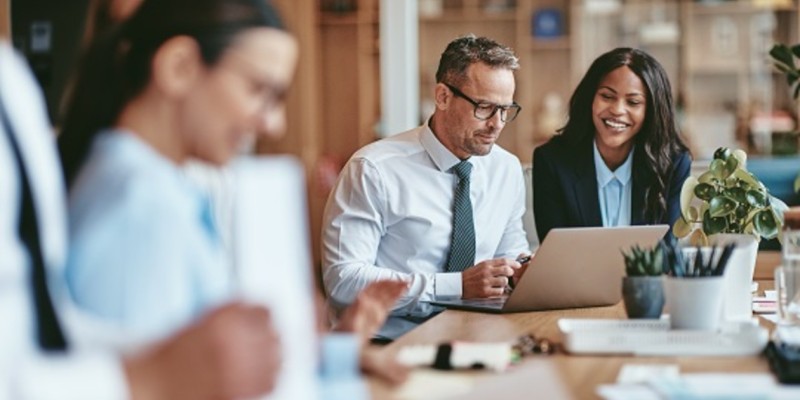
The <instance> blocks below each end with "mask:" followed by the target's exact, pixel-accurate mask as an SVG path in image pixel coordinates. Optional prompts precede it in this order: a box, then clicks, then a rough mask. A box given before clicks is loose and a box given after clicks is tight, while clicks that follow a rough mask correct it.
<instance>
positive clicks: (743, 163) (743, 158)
mask: <svg viewBox="0 0 800 400" xmlns="http://www.w3.org/2000/svg"><path fill="white" fill-rule="evenodd" d="M733 156H734V157H736V160H737V161H739V168H747V153H745V152H744V150H742V149H736V150H734V151H733Z"/></svg>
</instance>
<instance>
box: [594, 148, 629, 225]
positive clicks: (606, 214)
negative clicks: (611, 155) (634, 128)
mask: <svg viewBox="0 0 800 400" xmlns="http://www.w3.org/2000/svg"><path fill="white" fill-rule="evenodd" d="M632 168H633V150H631V152H630V153H628V158H626V159H625V162H624V163H622V165H620V166H619V167H618V168H617V169H616V170H614V171H612V170H610V169H609V168H608V166H607V165H606V163H605V161H603V157H602V156H600V150H598V149H597V141H595V143H594V169H595V171H596V173H597V197H598V200H600V214H601V215H602V217H603V226H629V225H630V224H631V194H632V192H633V183H632V181H631V172H632Z"/></svg>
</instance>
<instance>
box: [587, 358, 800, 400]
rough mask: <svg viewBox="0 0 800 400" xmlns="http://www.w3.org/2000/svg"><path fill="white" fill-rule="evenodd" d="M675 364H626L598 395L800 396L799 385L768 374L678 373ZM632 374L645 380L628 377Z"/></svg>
mask: <svg viewBox="0 0 800 400" xmlns="http://www.w3.org/2000/svg"><path fill="white" fill-rule="evenodd" d="M672 367H674V369H672V368H669V366H661V365H659V366H653V365H635V366H628V365H626V366H623V369H622V370H621V371H620V375H619V377H618V379H617V383H616V384H611V385H600V386H598V387H597V394H598V395H599V396H600V397H602V398H604V399H606V400H650V399H653V400H658V399H665V398H666V399H675V398H681V399H731V400H756V399H759V400H761V399H786V400H788V399H798V398H800V387H796V386H788V385H781V384H779V383H777V382H776V381H775V378H773V376H772V375H770V374H768V373H750V374H748V373H741V374H740V373H735V374H734V373H691V374H680V375H676V374H675V373H674V372H675V370H676V369H677V366H672ZM632 376H637V377H639V378H643V380H636V379H633V380H631V379H629V378H630V377H632ZM626 377H627V379H628V380H625V379H626Z"/></svg>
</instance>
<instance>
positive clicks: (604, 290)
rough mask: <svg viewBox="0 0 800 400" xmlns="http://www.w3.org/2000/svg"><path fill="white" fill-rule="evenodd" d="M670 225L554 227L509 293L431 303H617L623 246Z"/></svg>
mask: <svg viewBox="0 0 800 400" xmlns="http://www.w3.org/2000/svg"><path fill="white" fill-rule="evenodd" d="M668 229H669V226H668V225H642V226H624V227H613V228H555V229H552V230H551V231H550V232H549V233H548V234H547V236H546V237H545V238H544V241H543V242H542V244H541V246H540V247H539V250H538V251H537V252H536V254H535V256H534V257H533V259H532V260H531V262H530V264H529V265H528V269H527V270H526V271H525V273H524V274H523V275H522V277H521V278H520V280H519V282H518V283H517V286H516V288H515V289H514V291H513V292H511V294H510V295H506V296H502V297H494V298H488V299H436V300H435V301H432V302H431V304H434V305H438V306H443V307H446V308H453V309H459V310H468V311H480V312H489V313H513V312H524V311H541V310H556V309H564V308H580V307H599V306H609V305H614V304H617V303H618V302H619V301H620V299H621V297H622V286H621V285H622V283H621V281H622V280H621V278H622V277H623V276H625V261H624V258H623V256H622V252H621V250H626V251H627V250H628V249H629V248H630V247H632V246H635V245H639V246H642V247H644V246H653V245H655V244H656V243H657V242H658V241H659V240H661V238H663V237H664V234H666V233H667V230H668Z"/></svg>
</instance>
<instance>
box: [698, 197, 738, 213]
mask: <svg viewBox="0 0 800 400" xmlns="http://www.w3.org/2000/svg"><path fill="white" fill-rule="evenodd" d="M698 197H699V196H698ZM738 205H739V204H738V203H736V201H735V200H733V199H731V198H729V197H726V196H717V197H714V198H713V199H711V201H710V202H709V207H708V211H709V214H710V215H711V217H712V218H716V217H724V216H726V215H728V214H730V213H732V212H734V211H736V207H737V206H738Z"/></svg>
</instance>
